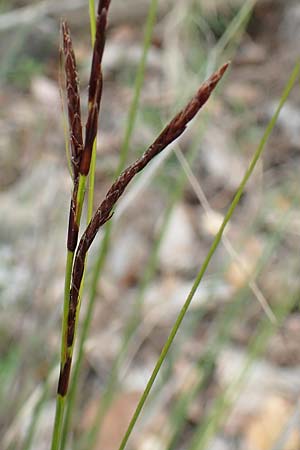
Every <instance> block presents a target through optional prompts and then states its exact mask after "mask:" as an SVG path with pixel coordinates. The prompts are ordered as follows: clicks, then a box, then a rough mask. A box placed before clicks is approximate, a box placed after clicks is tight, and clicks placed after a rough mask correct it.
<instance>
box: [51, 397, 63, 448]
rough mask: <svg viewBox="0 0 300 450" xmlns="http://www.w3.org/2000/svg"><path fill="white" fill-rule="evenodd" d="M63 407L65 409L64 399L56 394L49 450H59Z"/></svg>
mask: <svg viewBox="0 0 300 450" xmlns="http://www.w3.org/2000/svg"><path fill="white" fill-rule="evenodd" d="M64 407H65V397H62V396H61V395H59V394H57V396H56V412H55V421H54V429H53V435H52V444H51V450H59V447H60V439H61V429H62V424H63V417H64Z"/></svg>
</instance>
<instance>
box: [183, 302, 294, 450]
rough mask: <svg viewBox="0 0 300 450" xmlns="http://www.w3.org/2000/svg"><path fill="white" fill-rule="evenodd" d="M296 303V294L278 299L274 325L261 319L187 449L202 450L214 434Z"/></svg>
mask: <svg viewBox="0 0 300 450" xmlns="http://www.w3.org/2000/svg"><path fill="white" fill-rule="evenodd" d="M297 304H299V299H298V298H297V296H296V297H295V298H290V299H288V301H284V302H282V301H281V300H280V301H279V306H278V307H277V308H276V317H277V323H276V325H275V324H274V323H272V322H270V321H269V320H266V318H264V319H262V320H261V322H260V324H259V327H258V331H257V333H255V336H254V338H253V339H252V341H251V343H250V345H249V351H248V357H247V360H246V362H245V364H244V367H243V369H242V370H241V372H240V374H239V375H238V376H237V377H236V378H235V380H234V381H233V382H232V383H231V384H230V385H229V386H228V388H227V389H226V390H225V392H224V393H223V394H222V395H220V396H219V397H218V398H217V399H216V401H215V402H214V404H213V406H212V408H211V412H210V414H209V415H208V416H207V417H206V419H205V421H204V423H202V424H201V425H200V426H199V427H198V428H197V429H196V431H195V433H194V436H193V438H192V442H191V445H190V446H189V447H188V450H204V449H205V448H206V447H207V445H208V443H209V441H210V439H211V438H212V437H213V436H214V435H215V433H216V431H217V428H218V427H219V425H220V423H221V421H222V419H223V418H224V417H225V414H227V413H228V411H229V409H230V408H231V407H232V405H233V404H234V401H235V399H236V398H238V395H239V393H240V391H241V389H242V386H243V383H244V382H245V379H246V376H247V374H248V372H249V370H250V368H251V366H252V364H253V362H254V361H255V359H256V358H257V357H258V356H259V355H261V354H262V353H263V351H264V350H265V348H266V345H267V343H268V340H269V339H270V337H271V336H272V334H273V333H274V332H275V331H276V330H277V329H278V327H279V326H280V324H281V323H282V321H283V320H284V318H285V317H286V315H287V314H288V313H289V312H290V311H291V310H292V309H293V308H294V307H295V306H296V305H297Z"/></svg>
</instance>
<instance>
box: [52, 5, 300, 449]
mask: <svg viewBox="0 0 300 450" xmlns="http://www.w3.org/2000/svg"><path fill="white" fill-rule="evenodd" d="M109 6H110V0H99V3H98V8H97V18H96V26H95V30H94V34H93V31H92V36H93V35H94V39H93V41H94V45H93V58H92V64H91V74H90V80H89V92H88V118H87V123H86V127H85V138H84V139H83V133H82V128H83V127H82V121H81V107H80V93H79V83H78V75H77V67H76V59H75V54H74V51H73V45H72V40H71V36H70V30H69V27H68V25H67V23H66V22H63V23H62V36H63V53H64V57H65V77H66V93H67V105H68V118H69V137H70V149H71V150H70V155H71V157H70V166H71V168H72V174H73V193H72V198H71V205H70V214H69V228H68V237H67V263H66V275H65V294H64V309H63V323H62V337H61V361H60V374H59V380H58V388H57V403H56V415H55V422H54V429H53V436H52V446H51V449H52V450H60V449H61V442H62V426H63V421H64V412H65V405H66V400H67V394H68V387H69V380H70V374H71V366H72V360H73V351H74V344H75V339H76V333H77V328H78V317H79V311H80V304H81V293H82V288H83V280H84V273H85V265H86V258H87V254H88V251H89V249H90V247H91V245H92V243H93V242H94V239H95V237H96V236H97V234H98V231H99V229H100V228H101V227H103V225H104V224H105V223H106V222H108V221H109V220H110V219H111V218H112V216H113V212H114V208H115V206H116V203H117V202H118V200H119V199H120V197H121V196H122V194H123V193H124V191H125V189H126V188H127V186H128V185H129V183H130V182H131V180H132V179H133V178H134V177H135V176H136V175H137V174H138V173H139V172H140V171H141V170H143V169H144V168H145V167H146V165H147V164H148V163H149V162H150V161H151V160H152V159H153V158H155V156H157V155H158V154H160V153H161V152H162V151H163V150H164V149H165V148H166V147H168V146H169V145H170V144H171V143H172V142H174V141H175V140H176V139H177V138H179V136H181V134H182V133H183V132H184V131H185V129H186V127H187V125H188V123H189V122H190V121H191V120H192V119H193V118H194V117H195V115H196V114H197V113H198V112H199V110H200V109H201V108H202V107H203V105H204V104H205V103H206V102H207V100H208V99H209V97H210V95H211V93H212V92H213V90H214V89H215V87H216V85H217V84H218V82H219V81H220V79H221V78H222V77H223V75H224V73H225V71H226V69H227V68H228V65H229V64H228V63H226V64H224V65H223V66H221V67H220V69H218V70H217V71H216V72H214V73H213V74H212V75H211V76H210V77H209V78H208V79H207V81H205V82H204V83H203V84H202V85H201V86H200V88H199V89H198V91H197V92H196V94H195V95H194V97H193V98H192V99H191V100H190V101H189V102H188V104H187V106H186V107H185V108H184V109H183V110H182V111H180V112H179V113H178V114H177V115H176V116H175V117H174V118H173V119H172V120H171V121H170V122H169V124H168V125H167V126H166V127H165V128H164V129H163V130H162V132H161V133H160V134H159V136H158V137H157V138H156V139H155V140H154V142H153V143H152V144H151V145H150V146H149V147H148V149H147V150H146V151H145V152H144V153H143V155H142V156H141V157H140V158H138V159H137V160H136V161H135V162H134V163H133V164H131V165H129V166H128V167H127V169H125V170H123V172H122V173H121V174H120V175H119V176H118V177H117V178H116V180H115V181H114V183H113V184H112V186H111V187H110V188H109V190H108V192H107V194H106V196H105V198H104V199H103V201H102V202H101V203H100V205H99V206H98V208H97V209H96V211H95V213H94V214H93V215H92V211H93V195H92V194H91V196H90V197H89V207H88V211H89V214H88V215H89V216H90V217H91V218H90V220H89V221H88V225H87V227H86V229H85V231H84V232H83V233H82V235H81V238H80V239H79V238H78V236H79V227H80V221H81V213H82V208H83V204H84V193H85V185H86V179H87V177H88V175H89V171H90V166H91V161H93V162H92V165H93V168H92V171H93V172H94V166H95V161H96V157H95V148H96V143H95V142H96V136H97V131H98V116H99V110H100V103H101V95H102V86H103V76H102V56H103V51H104V45H105V35H106V28H107V17H108V10H109ZM92 13H93V10H92ZM92 30H93V29H92ZM298 74H299V64H298V65H297V66H296V67H295V69H294V71H293V74H292V76H291V79H290V81H289V84H288V85H287V87H286V90H285V92H284V94H283V96H282V99H281V102H280V104H279V107H278V109H277V110H276V113H275V115H274V117H273V118H272V121H271V123H270V125H269V126H268V128H267V130H266V133H265V135H264V137H263V139H262V142H261V144H260V146H259V147H258V149H257V151H256V152H255V154H254V157H253V159H252V161H251V163H250V165H249V168H248V170H247V172H246V174H245V176H244V178H243V180H242V182H241V185H240V187H239V189H238V191H237V193H236V195H235V197H234V199H233V202H232V204H231V206H230V208H229V210H228V212H227V214H226V215H225V218H224V221H223V223H222V225H221V227H220V230H219V232H218V233H217V235H216V237H215V239H214V241H213V244H212V246H211V248H210V250H209V252H208V254H207V257H206V259H205V261H204V263H203V265H202V267H201V269H200V271H199V273H198V276H197V278H196V280H195V283H194V285H193V287H192V289H191V292H190V294H189V296H188V298H187V299H186V301H185V303H184V305H183V307H182V310H181V311H180V314H179V316H178V318H177V320H176V322H175V324H174V326H173V328H172V330H171V333H170V335H169V337H168V339H167V341H166V343H165V345H164V347H163V349H162V352H161V355H160V357H159V359H158V361H157V364H156V366H155V368H154V370H153V373H152V375H151V377H150V379H149V382H148V384H147V386H146V389H145V391H144V393H143V395H142V397H141V399H140V402H139V403H138V406H137V409H136V411H135V413H134V415H133V417H132V420H131V422H130V424H129V427H128V429H127V431H126V433H125V435H124V438H123V440H122V442H121V445H120V450H122V449H124V448H125V446H126V444H127V441H128V439H129V437H130V435H131V432H132V430H133V428H134V426H135V423H136V421H137V419H138V417H139V415H140V413H141V410H142V408H143V406H144V403H145V402H146V399H147V397H148V395H149V393H150V391H151V389H152V386H153V384H154V381H155V379H156V377H157V375H158V373H159V371H160V368H161V366H162V364H163V362H164V360H165V358H166V355H167V353H168V351H169V349H170V346H171V344H172V342H173V340H174V338H175V336H176V334H177V331H178V329H179V327H180V325H181V323H182V321H183V318H184V316H185V314H186V312H187V310H188V307H189V305H190V303H191V301H192V298H193V296H194V294H195V292H196V289H197V287H198V285H199V283H200V282H201V280H202V278H203V275H204V273H205V271H206V269H207V267H208V265H209V262H210V260H211V258H212V256H213V255H214V253H215V250H216V248H217V246H218V245H219V242H220V240H221V237H222V235H223V232H224V229H225V227H226V225H227V223H228V222H229V220H230V218H231V216H232V214H233V212H234V210H235V208H236V206H237V204H238V202H239V199H240V197H241V195H242V193H243V190H244V187H245V185H246V183H247V181H248V179H249V177H250V176H251V174H252V172H253V170H254V168H255V165H256V163H257V161H258V159H259V158H260V156H261V153H262V151H263V149H264V146H265V143H266V141H267V138H268V136H269V134H270V132H271V130H272V128H273V127H274V125H275V123H276V120H277V117H278V115H279V112H280V110H281V108H282V106H283V104H284V102H285V101H286V98H287V96H288V94H289V92H290V90H291V88H292V86H293V84H294V83H295V80H296V78H297V77H298ZM91 179H92V189H91V190H92V191H93V180H94V178H93V175H92V177H91Z"/></svg>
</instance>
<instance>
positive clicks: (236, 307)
mask: <svg viewBox="0 0 300 450" xmlns="http://www.w3.org/2000/svg"><path fill="white" fill-rule="evenodd" d="M296 204H298V200H295V201H294V202H293V204H292V205H291V207H290V209H289V211H290V212H291V211H293V207H294V206H295V205H296ZM289 211H287V212H286V213H284V215H283V216H282V219H281V220H280V222H279V223H278V228H277V230H276V231H275V233H274V235H272V237H271V238H270V241H269V242H268V243H267V244H266V246H265V248H264V250H263V252H262V255H261V257H260V259H259V261H258V263H257V266H256V269H255V273H254V274H252V275H251V277H249V278H257V277H258V276H259V274H260V273H261V272H262V270H263V268H264V267H265V266H266V264H267V262H268V261H269V259H270V256H271V255H273V254H274V251H276V248H277V247H278V245H279V244H280V242H281V241H282V237H283V236H284V232H285V229H286V225H287V223H288V221H289V220H290V214H289ZM248 292H249V285H245V286H244V287H242V288H241V289H240V291H239V292H238V293H237V294H236V296H235V298H234V299H233V302H232V303H230V304H229V305H228V307H227V308H226V310H225V311H221V313H220V315H219V318H218V323H217V325H216V326H215V331H214V336H215V337H214V339H213V340H212V342H209V344H208V350H207V352H206V353H205V354H204V355H201V356H200V358H199V360H198V362H196V366H197V370H198V371H199V372H200V371H202V372H201V375H199V379H198V381H196V382H195V384H194V385H193V386H192V387H191V388H190V389H189V390H188V391H184V393H183V394H182V395H181V396H180V397H179V399H178V400H177V401H176V404H175V405H174V406H172V411H171V416H170V422H171V423H172V424H173V426H172V429H173V430H174V431H171V432H170V436H169V443H168V445H167V447H166V448H167V450H175V449H176V448H177V444H178V442H177V441H178V438H179V437H180V435H181V433H182V432H183V427H184V424H185V420H186V417H187V411H188V407H189V405H190V401H191V400H193V399H194V398H195V397H196V395H197V394H198V393H199V392H201V390H202V388H203V386H205V381H206V380H209V379H211V376H210V375H211V374H212V369H213V368H214V366H215V361H216V360H217V356H218V354H219V352H220V350H221V348H222V347H224V345H226V344H227V342H228V340H229V338H230V331H231V330H232V324H233V323H234V320H235V319H236V317H237V316H238V315H239V314H240V312H241V310H242V308H244V307H245V302H246V300H247V298H246V294H248ZM273 324H274V325H275V324H276V323H275V322H273ZM276 325H278V324H276Z"/></svg>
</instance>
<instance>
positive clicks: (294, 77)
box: [119, 63, 300, 450]
mask: <svg viewBox="0 0 300 450" xmlns="http://www.w3.org/2000/svg"><path fill="white" fill-rule="evenodd" d="M299 70H300V63H297V64H296V65H295V67H294V70H293V72H292V75H291V77H290V79H289V81H288V83H287V85H286V87H285V89H284V92H283V94H282V97H281V99H280V102H279V105H278V107H277V109H276V111H275V113H274V115H273V117H272V119H271V121H270V122H269V124H268V126H267V129H266V131H265V133H264V135H263V137H262V139H261V142H260V144H259V146H258V148H257V150H256V152H255V154H254V156H253V159H252V161H251V163H250V165H249V167H248V169H247V171H246V173H245V175H244V178H243V180H242V182H241V184H240V186H239V188H238V190H237V192H236V194H235V196H234V199H233V201H232V203H231V205H230V207H229V209H228V211H227V213H226V215H225V217H224V220H223V222H222V225H221V227H220V229H219V231H218V233H217V234H216V236H215V239H214V241H213V243H212V245H211V248H210V250H209V252H208V254H207V256H206V258H205V260H204V263H203V265H202V267H201V269H200V271H199V273H198V275H197V277H196V279H195V282H194V284H193V286H192V288H191V291H190V293H189V295H188V297H187V299H186V301H185V303H184V305H183V307H182V309H181V311H180V313H179V315H178V317H177V319H176V321H175V324H174V326H173V328H172V330H171V332H170V334H169V337H168V339H167V341H166V343H165V345H164V347H163V349H162V351H161V354H160V356H159V358H158V360H157V363H156V365H155V367H154V370H153V372H152V374H151V377H150V379H149V381H148V383H147V386H146V388H145V390H144V392H143V394H142V396H141V398H140V401H139V403H138V405H137V408H136V410H135V412H134V414H133V416H132V419H131V421H130V424H129V426H128V428H127V430H126V432H125V435H124V437H123V439H122V442H121V445H120V447H119V450H124V448H125V447H126V444H127V442H128V439H129V437H130V435H131V433H132V431H133V429H134V426H135V424H136V422H137V420H138V418H139V415H140V413H141V411H142V408H143V406H144V404H145V402H146V400H147V398H148V396H149V394H150V391H151V389H152V386H153V384H154V382H155V379H156V377H157V375H158V373H159V371H160V368H161V366H162V364H163V362H164V360H165V358H166V356H167V354H168V351H169V349H170V347H171V345H172V343H173V341H174V339H175V336H176V334H177V332H178V329H179V327H180V325H181V323H182V321H183V319H184V316H185V314H186V312H187V310H188V308H189V306H190V303H191V301H192V299H193V297H194V295H195V292H196V290H197V288H198V286H199V284H200V282H201V280H202V278H203V276H204V274H205V272H206V269H207V267H208V265H209V263H210V261H211V259H212V257H213V255H214V253H215V251H216V249H217V247H218V245H219V243H220V241H221V238H222V235H223V232H224V230H225V227H226V225H227V224H228V222H229V221H230V219H231V217H232V215H233V213H234V210H235V209H236V207H237V205H238V203H239V200H240V198H241V195H242V193H243V191H244V188H245V185H246V183H247V181H248V180H249V178H250V176H251V174H252V172H253V170H254V168H255V166H256V164H257V161H258V160H259V158H260V156H261V154H262V152H263V150H264V148H265V145H266V142H267V140H268V138H269V136H270V134H271V132H272V130H273V128H274V126H275V124H276V122H277V118H278V116H279V113H280V111H281V109H282V108H283V105H284V104H285V102H286V100H287V98H288V96H289V94H290V92H291V90H292V88H293V86H294V84H295V82H296V80H297V78H298V76H299Z"/></svg>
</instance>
